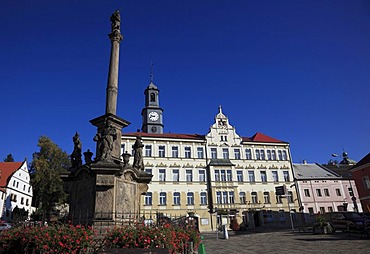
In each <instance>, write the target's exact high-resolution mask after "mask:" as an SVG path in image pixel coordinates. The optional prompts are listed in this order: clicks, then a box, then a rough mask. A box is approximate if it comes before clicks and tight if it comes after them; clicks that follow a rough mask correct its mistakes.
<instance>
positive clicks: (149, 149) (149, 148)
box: [145, 145, 152, 157]
mask: <svg viewBox="0 0 370 254" xmlns="http://www.w3.org/2000/svg"><path fill="white" fill-rule="evenodd" d="M145 156H146V157H152V146H151V145H146V146H145Z"/></svg>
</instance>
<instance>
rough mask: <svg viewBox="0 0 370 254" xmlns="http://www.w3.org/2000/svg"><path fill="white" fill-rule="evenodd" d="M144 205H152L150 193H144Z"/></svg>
mask: <svg viewBox="0 0 370 254" xmlns="http://www.w3.org/2000/svg"><path fill="white" fill-rule="evenodd" d="M145 205H152V193H151V192H147V193H146V194H145Z"/></svg>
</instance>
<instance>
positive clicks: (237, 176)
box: [236, 170, 243, 182]
mask: <svg viewBox="0 0 370 254" xmlns="http://www.w3.org/2000/svg"><path fill="white" fill-rule="evenodd" d="M236 178H237V180H238V182H243V171H242V170H238V171H236Z"/></svg>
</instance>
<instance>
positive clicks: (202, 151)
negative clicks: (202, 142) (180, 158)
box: [197, 147, 204, 159]
mask: <svg viewBox="0 0 370 254" xmlns="http://www.w3.org/2000/svg"><path fill="white" fill-rule="evenodd" d="M197 153H198V159H203V158H204V150H203V147H197Z"/></svg>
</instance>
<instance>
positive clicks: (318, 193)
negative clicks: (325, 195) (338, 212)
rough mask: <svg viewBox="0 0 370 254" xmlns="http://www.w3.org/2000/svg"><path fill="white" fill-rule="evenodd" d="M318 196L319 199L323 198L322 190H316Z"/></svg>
mask: <svg viewBox="0 0 370 254" xmlns="http://www.w3.org/2000/svg"><path fill="white" fill-rule="evenodd" d="M316 195H317V196H318V197H322V194H321V190H320V189H316Z"/></svg>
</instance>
